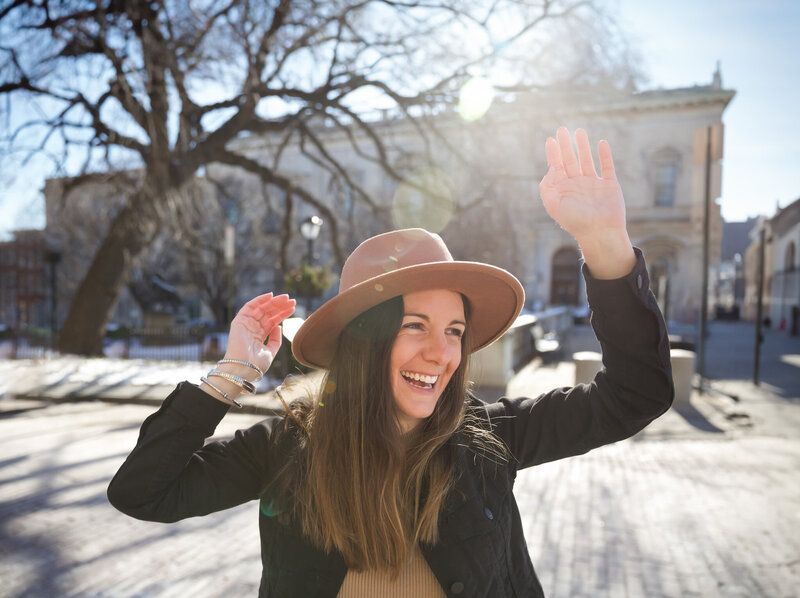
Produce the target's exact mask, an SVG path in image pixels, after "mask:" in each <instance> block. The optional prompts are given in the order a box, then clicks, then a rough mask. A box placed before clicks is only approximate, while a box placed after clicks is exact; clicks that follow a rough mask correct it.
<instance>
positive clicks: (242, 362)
mask: <svg viewBox="0 0 800 598" xmlns="http://www.w3.org/2000/svg"><path fill="white" fill-rule="evenodd" d="M221 363H238V364H239V365H246V366H247V367H249V368H252V369H254V370H255V371H256V372H258V378H256V380H255V381H256V382H258V381H259V380H261V378H263V377H264V372H262V371H261V368H260V367H258V366H257V365H256V364H254V363H250V362H249V361H242V360H241V359H220V360H219V361H218V362H217V365H219V364H221Z"/></svg>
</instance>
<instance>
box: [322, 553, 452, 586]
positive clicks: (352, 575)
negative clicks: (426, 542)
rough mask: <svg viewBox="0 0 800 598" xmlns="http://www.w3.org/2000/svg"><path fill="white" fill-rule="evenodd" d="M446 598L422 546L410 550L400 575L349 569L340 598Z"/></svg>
mask: <svg viewBox="0 0 800 598" xmlns="http://www.w3.org/2000/svg"><path fill="white" fill-rule="evenodd" d="M375 596H380V597H381V598H409V597H413V598H446V596H445V593H444V591H443V590H442V586H440V585H439V582H438V581H436V576H435V575H434V574H433V571H431V568H430V567H429V566H428V563H427V562H426V561H425V557H423V556H422V551H420V549H419V546H417V545H414V548H413V550H411V552H409V554H408V559H407V560H406V562H405V564H404V565H403V568H402V569H401V570H400V575H399V576H398V577H397V579H395V580H392V575H391V573H389V572H388V571H352V570H348V571H347V575H345V577H344V582H342V587H341V588H340V589H339V593H338V594H337V598H374V597H375Z"/></svg>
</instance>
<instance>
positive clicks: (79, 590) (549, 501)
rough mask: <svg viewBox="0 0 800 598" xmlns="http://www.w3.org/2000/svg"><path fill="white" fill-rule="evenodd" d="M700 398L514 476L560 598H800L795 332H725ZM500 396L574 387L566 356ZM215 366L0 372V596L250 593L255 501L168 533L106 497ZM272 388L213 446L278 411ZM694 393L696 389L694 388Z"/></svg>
mask: <svg viewBox="0 0 800 598" xmlns="http://www.w3.org/2000/svg"><path fill="white" fill-rule="evenodd" d="M710 331H711V335H710V337H709V338H708V343H707V348H706V373H707V377H706V379H705V380H704V384H703V385H702V388H703V391H702V392H701V391H700V390H699V389H697V388H696V389H695V390H694V391H693V392H692V394H691V398H690V400H689V401H688V402H686V403H684V404H681V405H676V406H675V407H673V408H672V409H670V410H669V411H668V412H667V413H666V414H664V415H663V416H662V417H661V418H659V419H658V420H656V421H655V422H654V423H653V424H651V425H650V426H649V427H648V428H647V429H646V430H644V431H643V432H641V433H640V434H638V435H636V436H635V437H633V438H632V439H629V440H626V441H623V442H619V443H616V444H613V445H609V446H606V447H602V448H600V449H597V450H595V451H592V452H590V453H588V454H586V455H583V456H580V457H575V458H571V459H564V460H561V461H557V462H554V463H549V464H545V465H542V466H539V467H536V468H532V469H530V470H525V471H522V472H520V474H519V476H518V478H517V482H516V487H515V495H516V496H517V501H518V503H519V507H520V511H521V513H522V517H523V525H524V527H525V534H526V538H527V540H528V546H529V550H530V553H531V558H532V560H533V563H534V566H535V567H536V569H537V572H538V574H539V577H540V579H541V581H542V584H543V586H544V588H545V591H546V593H547V595H548V596H550V597H567V596H568V597H587V598H588V597H590V596H591V597H602V596H608V597H612V598H616V597H618V596H619V597H631V598H633V597H644V596H646V597H651V596H654V597H683V596H698V597H699V596H702V597H706V596H726V597H727V596H731V597H733V596H736V597H739V596H742V597H744V596H747V597H751V596H768V597H778V598H783V597H786V598H789V597H794V596H797V595H798V588H800V534H798V533H797V531H798V530H799V529H800V484H798V471H800V434H798V431H799V430H800V338H796V337H795V338H793V337H789V336H787V335H786V334H785V333H783V332H779V331H775V330H766V331H765V340H764V343H763V345H762V353H761V368H760V375H759V384H758V385H756V384H754V383H753V381H752V376H753V365H752V364H753V354H754V332H753V327H752V325H751V324H747V323H739V322H713V323H711V328H710ZM594 348H596V341H594V339H593V337H592V335H591V332H590V331H589V330H587V329H585V328H577V329H575V330H574V331H573V333H572V334H571V335H570V336H568V337H567V338H566V339H565V349H564V352H563V356H562V357H563V359H562V360H558V359H555V360H551V361H549V362H546V363H544V362H542V361H540V360H534V361H532V362H531V363H529V364H528V365H526V366H525V367H524V368H522V370H520V371H519V372H518V373H517V375H515V376H514V378H513V379H512V380H511V381H510V382H509V384H508V386H507V387H506V388H501V389H497V388H478V389H477V392H478V394H479V395H480V396H482V397H483V398H484V399H486V400H493V399H495V398H496V397H497V396H499V395H500V394H506V395H509V396H514V395H526V396H535V395H537V394H539V393H540V392H544V391H546V390H549V389H550V388H553V387H558V386H568V385H571V384H572V382H573V379H574V366H573V364H572V363H571V361H570V360H569V359H568V356H569V355H571V354H572V352H574V351H577V350H586V349H594ZM210 365H211V364H197V363H195V364H180V363H164V362H148V361H144V360H125V361H123V360H110V359H101V360H85V359H78V358H71V357H60V358H52V359H42V360H3V361H0V580H2V582H0V597H1V598H11V597H14V598H22V597H36V598H39V597H43V598H44V597H47V598H53V597H56V598H60V597H62V596H63V597H78V596H80V597H84V596H86V597H89V596H91V597H113V598H117V597H120V598H126V597H134V596H136V597H150V596H154V597H155V596H158V597H161V596H193V597H194V596H197V597H204V596H208V597H216V596H255V595H256V594H257V588H258V582H259V578H260V567H261V565H260V558H259V553H258V550H259V543H258V530H257V524H256V520H257V516H258V507H257V505H255V504H254V503H251V504H246V505H242V506H240V507H237V508H235V509H230V510H228V511H225V512H222V513H217V514H214V515H210V516H207V517H204V518H199V519H190V520H186V521H182V522H179V523H176V524H171V525H163V524H156V523H147V522H140V521H136V520H133V519H130V518H127V517H125V516H123V515H121V514H120V513H118V512H116V511H115V510H114V509H113V508H112V507H111V506H110V505H109V504H108V503H107V501H106V498H105V488H106V486H107V484H108V481H109V479H110V478H111V476H112V475H113V473H114V471H116V469H117V468H118V467H119V465H120V463H121V462H122V460H123V459H124V458H125V456H126V455H127V453H128V452H129V451H130V449H131V448H132V447H133V445H134V444H135V441H136V436H137V434H138V428H139V426H140V424H141V422H142V420H143V419H144V418H145V417H146V416H147V415H148V414H149V413H151V412H152V411H153V410H154V408H155V406H156V405H157V404H159V403H160V402H161V400H163V398H164V397H165V396H166V395H167V394H168V393H169V392H170V391H171V390H172V388H173V387H174V384H175V383H176V382H178V381H180V380H183V379H188V380H192V381H196V380H198V379H199V376H200V375H201V374H203V373H205V372H207V371H208V369H210ZM277 383H278V381H268V382H266V383H265V385H264V386H263V387H262V390H263V392H260V393H259V394H258V395H256V396H255V397H251V398H248V399H246V409H245V410H242V411H241V412H234V411H231V413H230V414H229V415H228V416H226V418H225V420H223V422H222V424H221V425H220V426H219V428H218V429H217V432H216V437H226V436H229V435H231V434H232V433H233V431H234V430H236V429H238V428H241V427H246V426H248V425H251V424H252V423H254V422H256V421H258V420H259V419H260V418H261V417H263V414H264V413H268V412H271V411H273V410H274V409H276V408H279V404H278V403H277V401H276V398H275V397H274V393H272V392H270V391H269V387H270V386H272V385H274V384H277ZM695 383H696V385H697V386H700V380H698V379H697V378H696V379H695Z"/></svg>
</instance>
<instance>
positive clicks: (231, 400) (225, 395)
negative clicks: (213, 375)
mask: <svg viewBox="0 0 800 598" xmlns="http://www.w3.org/2000/svg"><path fill="white" fill-rule="evenodd" d="M200 380H201V381H203V382H205V383H206V384H208V385H209V386H210V387H211V388H212V389H213V390H215V391H217V392H218V393H219V394H220V396H222V398H223V399H225V400H226V401H227V402H228V403H230V404H231V405H236V406H237V407H238V408H239V409H241V408H242V404H241V403H240V402H239V401H237V400H236V399H234V398H233V397H231V396H230V395H229V394H228V393H227V392H225V391H224V390H222V389H221V388H217V387H216V386H215V385H214V384H212V383H211V382H209V381H208V378H206V377H205V376H200Z"/></svg>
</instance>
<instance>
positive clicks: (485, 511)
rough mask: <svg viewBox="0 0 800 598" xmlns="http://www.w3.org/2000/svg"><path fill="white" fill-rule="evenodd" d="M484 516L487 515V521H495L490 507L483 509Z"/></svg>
mask: <svg viewBox="0 0 800 598" xmlns="http://www.w3.org/2000/svg"><path fill="white" fill-rule="evenodd" d="M483 514H484V515H486V518H487V519H494V513H492V510H491V509H490V508H489V507H485V508H484V509H483Z"/></svg>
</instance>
